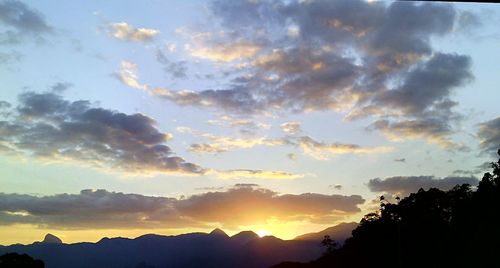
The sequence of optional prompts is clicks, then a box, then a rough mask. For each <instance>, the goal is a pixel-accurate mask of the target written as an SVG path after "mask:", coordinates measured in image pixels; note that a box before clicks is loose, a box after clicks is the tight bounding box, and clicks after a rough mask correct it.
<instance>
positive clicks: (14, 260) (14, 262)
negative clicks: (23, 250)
mask: <svg viewBox="0 0 500 268" xmlns="http://www.w3.org/2000/svg"><path fill="white" fill-rule="evenodd" d="M44 267H45V264H44V262H43V261H41V260H35V259H33V258H32V257H31V256H29V255H27V254H17V253H7V254H4V255H2V256H0V268H44Z"/></svg>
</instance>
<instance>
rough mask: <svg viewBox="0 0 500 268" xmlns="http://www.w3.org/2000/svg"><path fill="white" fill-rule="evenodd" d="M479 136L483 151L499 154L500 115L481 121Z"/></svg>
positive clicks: (480, 146) (489, 153) (494, 154)
mask: <svg viewBox="0 0 500 268" xmlns="http://www.w3.org/2000/svg"><path fill="white" fill-rule="evenodd" d="M477 136H478V137H479V148H480V149H481V151H482V152H483V153H485V154H488V155H491V156H494V157H495V156H497V151H498V150H499V149H500V117H497V118H495V119H492V120H490V121H486V122H483V123H481V124H480V125H479V131H478V133H477Z"/></svg>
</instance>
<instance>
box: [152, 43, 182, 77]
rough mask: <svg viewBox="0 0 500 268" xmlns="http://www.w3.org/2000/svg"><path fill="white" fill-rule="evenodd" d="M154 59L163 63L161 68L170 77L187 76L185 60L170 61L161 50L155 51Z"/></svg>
mask: <svg viewBox="0 0 500 268" xmlns="http://www.w3.org/2000/svg"><path fill="white" fill-rule="evenodd" d="M156 59H157V60H158V62H159V63H160V64H162V65H163V70H164V71H165V73H166V74H168V75H169V76H170V78H187V66H186V64H187V62H186V61H177V62H175V61H171V60H169V59H168V58H167V56H166V55H165V54H163V52H161V50H158V51H157V52H156Z"/></svg>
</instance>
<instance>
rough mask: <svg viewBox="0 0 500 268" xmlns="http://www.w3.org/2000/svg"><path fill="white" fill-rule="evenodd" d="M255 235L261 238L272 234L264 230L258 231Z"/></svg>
mask: <svg viewBox="0 0 500 268" xmlns="http://www.w3.org/2000/svg"><path fill="white" fill-rule="evenodd" d="M255 233H256V234H257V235H258V236H259V237H264V236H268V235H271V232H269V231H268V230H264V229H260V230H257V231H255Z"/></svg>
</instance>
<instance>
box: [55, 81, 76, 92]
mask: <svg viewBox="0 0 500 268" xmlns="http://www.w3.org/2000/svg"><path fill="white" fill-rule="evenodd" d="M72 86H73V84H71V83H68V82H57V83H55V84H54V85H52V86H51V87H50V90H51V91H52V92H54V93H56V94H60V93H63V92H64V91H66V90H68V89H69V88H70V87H72Z"/></svg>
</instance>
